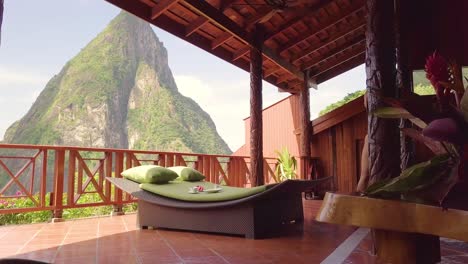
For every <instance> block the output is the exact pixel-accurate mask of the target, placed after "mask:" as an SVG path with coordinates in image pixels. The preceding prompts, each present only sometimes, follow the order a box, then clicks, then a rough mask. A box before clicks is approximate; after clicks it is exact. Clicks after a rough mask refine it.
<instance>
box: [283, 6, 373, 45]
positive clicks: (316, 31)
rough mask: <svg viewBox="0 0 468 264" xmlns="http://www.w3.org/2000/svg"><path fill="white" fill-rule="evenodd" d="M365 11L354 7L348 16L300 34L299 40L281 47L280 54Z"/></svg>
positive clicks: (338, 17)
mask: <svg viewBox="0 0 468 264" xmlns="http://www.w3.org/2000/svg"><path fill="white" fill-rule="evenodd" d="M363 10H364V7H363V6H361V5H354V6H351V7H348V8H347V10H346V11H345V12H344V13H345V14H346V15H344V16H336V17H335V18H334V19H331V20H330V21H329V22H328V23H327V24H325V25H323V26H322V27H320V28H318V29H314V30H312V31H311V32H309V33H307V32H306V33H304V34H300V35H299V36H298V37H297V38H295V39H292V40H290V41H288V42H287V43H285V44H284V45H281V47H280V48H279V49H278V53H279V54H283V53H284V52H286V51H287V50H289V49H291V48H292V47H295V46H297V45H298V44H300V43H302V42H304V41H306V40H308V39H309V38H311V37H313V36H315V35H317V34H319V33H320V32H324V31H326V30H329V29H330V28H332V27H334V26H336V25H337V24H339V23H342V22H345V21H346V20H347V19H348V18H349V17H351V16H354V15H356V14H357V13H358V12H361V11H363Z"/></svg>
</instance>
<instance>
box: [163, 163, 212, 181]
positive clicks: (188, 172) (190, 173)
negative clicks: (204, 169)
mask: <svg viewBox="0 0 468 264" xmlns="http://www.w3.org/2000/svg"><path fill="white" fill-rule="evenodd" d="M168 169H170V170H172V171H174V172H175V173H177V175H179V177H180V178H181V179H182V180H184V181H202V180H204V179H205V175H203V174H201V172H199V171H197V170H196V169H192V168H189V167H185V166H175V167H169V168H168Z"/></svg>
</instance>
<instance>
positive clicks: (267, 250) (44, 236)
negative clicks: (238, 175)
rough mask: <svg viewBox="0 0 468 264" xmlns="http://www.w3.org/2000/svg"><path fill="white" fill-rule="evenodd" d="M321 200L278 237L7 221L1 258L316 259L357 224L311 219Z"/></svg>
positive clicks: (368, 261) (0, 234) (361, 249)
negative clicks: (299, 224) (297, 225)
mask: <svg viewBox="0 0 468 264" xmlns="http://www.w3.org/2000/svg"><path fill="white" fill-rule="evenodd" d="M319 205H320V202H318V201H307V202H306V203H305V208H304V209H305V221H304V227H303V228H302V229H300V228H297V229H295V230H292V232H290V233H288V234H287V235H286V236H283V237H281V238H273V239H264V240H249V239H245V238H242V237H234V236H225V235H215V234H204V233H191V232H182V231H170V230H160V229H157V230H139V229H137V228H136V215H135V214H130V215H125V216H116V217H101V218H93V219H85V220H75V221H67V222H62V223H54V224H32V225H21V226H6V227H0V258H13V257H14V258H25V259H35V260H42V261H45V262H51V263H70V264H71V263H207V264H208V263H242V264H244V263H246V264H248V263H285V264H290V263H291V264H296V263H298V264H299V263H320V262H321V261H322V260H323V259H325V258H326V257H327V256H329V255H330V254H331V253H332V252H333V251H334V250H335V249H336V248H337V247H338V246H339V245H340V244H341V243H342V242H343V241H344V240H345V239H346V238H347V237H348V236H350V235H351V234H352V233H353V232H354V230H355V229H354V228H351V227H342V226H335V225H327V224H322V223H317V222H315V221H314V220H313V219H314V217H315V213H316V211H317V209H318V206H319ZM441 247H442V254H443V262H442V263H447V264H448V263H468V255H467V254H466V253H468V244H466V243H461V242H458V241H452V240H445V239H444V240H442V242H441ZM370 249H371V239H370V237H369V236H368V237H366V238H365V239H364V240H362V242H361V243H360V244H359V246H358V247H357V248H356V249H355V250H354V251H353V252H352V253H351V254H350V255H349V256H348V257H347V259H346V260H345V261H344V263H345V264H353V263H363V264H374V263H378V261H377V260H376V258H375V257H374V256H371V255H370ZM465 252H466V253H465ZM344 258H346V256H345V257H344ZM344 258H343V259H344ZM337 264H338V263H337Z"/></svg>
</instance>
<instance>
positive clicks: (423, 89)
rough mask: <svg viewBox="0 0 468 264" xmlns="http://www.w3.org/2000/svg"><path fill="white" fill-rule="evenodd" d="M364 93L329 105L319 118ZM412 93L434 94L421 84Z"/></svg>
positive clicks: (432, 89)
mask: <svg viewBox="0 0 468 264" xmlns="http://www.w3.org/2000/svg"><path fill="white" fill-rule="evenodd" d="M365 92H366V90H359V91H356V92H354V93H349V94H348V95H346V96H345V97H344V98H343V99H341V100H340V101H338V102H335V103H333V104H330V105H328V106H327V107H325V108H324V109H323V110H322V111H320V112H319V116H322V115H324V114H326V113H329V112H331V111H333V110H335V109H336V108H338V107H340V106H342V105H345V104H346V103H348V102H351V101H352V100H354V99H356V98H358V97H359V96H362V95H364V93H365ZM414 92H415V93H416V94H419V95H431V94H435V92H434V88H432V86H431V85H424V84H421V83H419V84H417V85H416V86H415V87H414Z"/></svg>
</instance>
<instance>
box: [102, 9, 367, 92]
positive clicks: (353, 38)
mask: <svg viewBox="0 0 468 264" xmlns="http://www.w3.org/2000/svg"><path fill="white" fill-rule="evenodd" d="M106 1H108V2H110V3H113V4H115V5H117V6H118V7H120V8H122V9H124V10H126V11H129V12H130V13H133V14H135V15H137V16H139V17H140V18H142V19H144V20H146V21H148V22H150V23H151V24H153V25H155V26H157V27H160V28H161V29H163V30H166V31H168V32H169V33H172V34H173V35H175V36H177V37H179V38H181V39H183V40H185V41H187V42H190V43H192V44H194V45H195V46H198V47H199V48H201V49H203V50H205V51H207V52H209V53H211V54H213V55H215V56H217V57H219V58H221V59H223V60H225V61H227V62H229V63H232V64H233V65H236V66H237V67H239V68H241V69H243V70H245V71H249V70H250V60H251V57H250V51H251V45H252V43H253V39H254V34H255V32H253V31H252V29H253V27H254V26H255V25H256V24H258V22H259V21H262V23H261V24H262V26H263V27H264V28H265V36H264V40H265V42H264V46H263V47H262V52H263V58H264V64H263V67H262V70H263V79H264V80H266V81H268V82H270V83H272V84H273V85H275V86H277V87H278V88H279V89H280V90H282V91H289V92H293V93H295V92H297V91H294V89H296V88H298V89H299V88H300V89H303V86H304V70H306V69H311V72H312V74H313V75H314V76H316V80H317V82H318V83H320V82H321V81H323V80H325V79H324V78H329V77H330V78H331V77H333V76H334V75H336V73H338V72H339V71H340V70H341V69H345V68H346V67H351V66H352V65H354V64H353V63H351V62H349V61H350V60H346V58H345V56H346V55H353V54H354V52H356V49H358V47H360V43H362V39H364V37H363V35H364V33H363V32H364V30H363V29H364V27H363V23H364V17H365V13H364V12H365V11H362V10H365V9H364V7H365V6H364V2H365V0H310V2H305V1H304V2H303V3H304V4H301V5H300V8H293V9H288V10H287V11H285V12H284V13H283V14H281V15H278V14H276V13H275V12H277V11H275V10H274V9H273V8H271V7H269V6H266V5H261V6H247V5H245V7H244V5H237V3H241V4H244V3H245V2H244V0H175V1H167V0H106ZM256 1H257V0H256ZM258 1H260V0H258ZM356 9H358V10H359V11H357V13H353V11H354V10H356ZM361 11H362V12H361ZM272 14H274V15H273V16H271V15H272ZM270 17H271V18H270ZM153 18H154V19H153ZM265 18H269V20H268V21H263V20H265ZM334 21H338V22H336V23H332V22H334ZM307 28H310V30H308V29H307ZM321 29H322V30H321ZM305 35H307V39H306V40H304V41H302V42H300V43H299V44H294V46H293V48H291V49H288V53H287V54H281V53H279V52H278V51H281V48H282V47H284V45H287V44H288V43H292V41H293V40H297V39H298V38H299V37H304V36H305ZM294 36H296V37H294ZM337 58H338V59H337ZM340 58H342V59H343V58H344V59H345V62H344V63H341V64H340V63H339V61H337V60H339V59H340ZM358 59H362V58H358ZM358 59H352V61H359V60H358ZM360 62H361V63H362V62H363V59H362V60H361V61H360ZM335 63H336V64H337V65H335ZM327 67H330V68H329V69H327Z"/></svg>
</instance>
